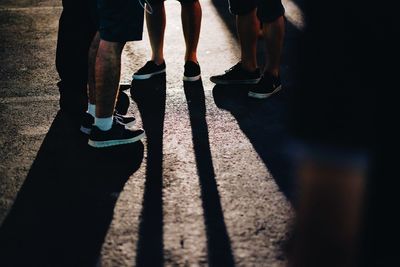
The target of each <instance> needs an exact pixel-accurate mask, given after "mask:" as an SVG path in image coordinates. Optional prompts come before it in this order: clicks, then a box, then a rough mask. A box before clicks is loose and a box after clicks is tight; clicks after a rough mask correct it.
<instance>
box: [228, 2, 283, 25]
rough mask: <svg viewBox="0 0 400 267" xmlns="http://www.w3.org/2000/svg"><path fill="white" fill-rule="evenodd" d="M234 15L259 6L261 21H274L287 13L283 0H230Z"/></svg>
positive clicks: (258, 12)
mask: <svg viewBox="0 0 400 267" xmlns="http://www.w3.org/2000/svg"><path fill="white" fill-rule="evenodd" d="M228 1H229V10H230V12H231V13H232V14H233V15H245V14H248V13H250V12H251V11H252V10H254V9H255V8H257V16H258V18H259V19H260V21H261V22H267V23H268V22H272V21H274V20H276V19H277V18H279V17H280V16H283V15H284V14H285V8H284V7H283V5H282V2H281V0H228Z"/></svg>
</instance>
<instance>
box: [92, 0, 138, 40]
mask: <svg viewBox="0 0 400 267" xmlns="http://www.w3.org/2000/svg"><path fill="white" fill-rule="evenodd" d="M97 11H98V21H99V32H100V38H101V39H102V40H106V41H109V42H127V41H138V40H142V35H143V20H144V9H143V7H142V6H141V5H140V3H139V1H137V0H97Z"/></svg>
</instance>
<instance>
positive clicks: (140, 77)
mask: <svg viewBox="0 0 400 267" xmlns="http://www.w3.org/2000/svg"><path fill="white" fill-rule="evenodd" d="M164 72H165V69H163V70H160V71H156V72H153V73H149V74H133V75H132V79H134V80H147V79H150V78H151V77H153V76H155V75H158V74H161V73H164Z"/></svg>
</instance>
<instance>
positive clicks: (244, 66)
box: [241, 61, 257, 72]
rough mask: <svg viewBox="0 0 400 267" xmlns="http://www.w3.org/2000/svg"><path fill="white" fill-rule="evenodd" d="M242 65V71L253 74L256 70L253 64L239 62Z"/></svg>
mask: <svg viewBox="0 0 400 267" xmlns="http://www.w3.org/2000/svg"><path fill="white" fill-rule="evenodd" d="M241 63H242V69H244V70H245V71H248V72H253V71H255V70H256V69H257V64H254V63H247V62H243V61H242V62H241Z"/></svg>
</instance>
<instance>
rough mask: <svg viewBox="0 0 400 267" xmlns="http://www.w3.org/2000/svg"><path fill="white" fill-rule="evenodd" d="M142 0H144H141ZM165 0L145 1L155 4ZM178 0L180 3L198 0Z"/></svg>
mask: <svg viewBox="0 0 400 267" xmlns="http://www.w3.org/2000/svg"><path fill="white" fill-rule="evenodd" d="M142 1H143V2H144V0H142ZM164 1H165V0H147V2H148V3H149V4H150V5H157V4H161V3H162V2H164ZM177 1H178V2H181V3H193V2H197V1H198V0H177Z"/></svg>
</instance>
